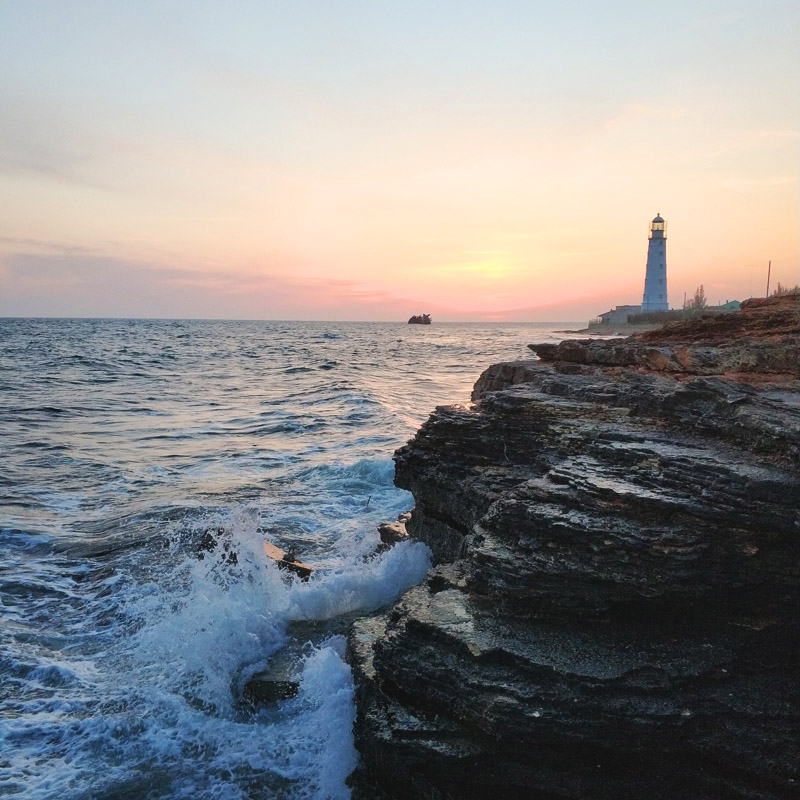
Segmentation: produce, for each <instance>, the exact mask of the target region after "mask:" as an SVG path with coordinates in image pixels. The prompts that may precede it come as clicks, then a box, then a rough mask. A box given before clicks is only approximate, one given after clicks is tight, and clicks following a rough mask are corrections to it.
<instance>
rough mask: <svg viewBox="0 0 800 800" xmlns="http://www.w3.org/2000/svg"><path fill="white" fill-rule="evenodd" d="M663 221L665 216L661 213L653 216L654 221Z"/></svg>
mask: <svg viewBox="0 0 800 800" xmlns="http://www.w3.org/2000/svg"><path fill="white" fill-rule="evenodd" d="M663 221H664V217H662V216H661V214H656V215H655V217H654V218H653V222H663Z"/></svg>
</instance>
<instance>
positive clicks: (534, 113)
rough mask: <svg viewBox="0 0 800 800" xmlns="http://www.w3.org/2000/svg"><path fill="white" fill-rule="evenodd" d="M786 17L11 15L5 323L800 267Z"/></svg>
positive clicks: (556, 288) (437, 304)
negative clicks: (655, 245)
mask: <svg viewBox="0 0 800 800" xmlns="http://www.w3.org/2000/svg"><path fill="white" fill-rule="evenodd" d="M798 41H800V4H798V3H797V0H762V1H761V2H758V3H756V2H753V0H746V1H743V0H731V1H730V2H716V1H712V0H693V1H692V2H687V1H685V0H672V2H668V3H652V2H624V1H623V0H607V2H605V3H597V2H596V0H592V2H584V0H564V1H563V2H557V1H556V0H524V1H520V2H515V1H513V0H493V1H492V2H488V0H487V1H486V2H468V0H458V1H457V2H453V1H452V0H436V2H420V1H418V0H404V2H398V1H397V0H394V1H393V2H384V1H383V0H338V1H334V0H328V1H327V2H322V1H316V2H314V1H312V0H291V2H289V0H285V1H284V2H270V1H269V0H263V1H262V2H255V1H253V2H235V1H234V2H230V1H227V2H222V1H221V0H220V1H219V2H203V1H202V0H200V1H198V0H191V1H188V0H187V1H186V2H183V1H180V0H163V1H162V2H155V1H150V0H137V2H115V1H113V0H98V2H89V1H88V0H74V1H73V2H61V1H60V0H53V1H52V2H43V1H42V0H2V2H0V315H5V316H8V315H11V316H40V315H41V316H53V315H55V316H136V317H221V318H248V319H260V318H264V319H326V320H336V319H343V320H344V319H405V318H407V317H408V315H409V314H411V313H417V312H422V311H428V312H431V313H433V314H434V316H435V318H436V319H441V320H446V319H476V320H478V319H509V320H564V321H566V320H581V319H588V318H589V317H592V316H594V315H595V314H597V313H599V312H600V311H604V310H606V309H607V308H609V307H610V306H611V305H616V304H620V303H638V302H640V301H641V294H642V285H643V280H644V265H645V258H646V251H647V226H648V223H649V221H650V219H652V217H653V216H655V214H656V213H657V212H660V213H661V214H662V215H663V216H664V217H665V218H666V220H667V225H668V230H667V235H668V245H667V254H668V261H667V263H668V280H669V290H670V292H669V294H670V302H671V305H673V306H681V305H682V302H683V295H684V292H689V293H690V294H691V293H692V292H693V291H694V289H695V287H696V286H697V285H699V284H701V283H702V284H704V286H705V290H706V294H707V296H708V297H709V299H710V300H711V301H712V302H718V301H723V302H724V301H725V300H728V299H733V298H737V299H743V298H745V297H749V296H751V295H755V294H763V293H764V290H765V288H766V272H767V262H768V260H770V259H771V260H772V265H773V266H772V280H773V285H775V283H776V282H777V281H781V282H783V283H785V284H786V283H788V284H792V285H794V284H795V283H798V280H800V276H799V275H798V264H799V263H800V259H799V258H798V227H799V225H798V223H799V218H798V163H799V156H798V154H799V152H800V78H799V75H800V58H799V57H798V51H799V50H800V48H798V46H797V43H798Z"/></svg>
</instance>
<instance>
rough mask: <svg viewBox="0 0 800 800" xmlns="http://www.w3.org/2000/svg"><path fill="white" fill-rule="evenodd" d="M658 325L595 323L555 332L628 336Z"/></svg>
mask: <svg viewBox="0 0 800 800" xmlns="http://www.w3.org/2000/svg"><path fill="white" fill-rule="evenodd" d="M660 327H661V325H658V324H656V323H648V324H646V325H629V324H628V323H625V322H623V323H621V324H619V325H595V326H593V327H590V328H581V329H580V330H577V331H573V330H568V331H555V333H595V334H600V335H606V336H629V335H630V334H632V333H644V332H645V331H654V330H656V328H660Z"/></svg>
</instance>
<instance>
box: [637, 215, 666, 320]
mask: <svg viewBox="0 0 800 800" xmlns="http://www.w3.org/2000/svg"><path fill="white" fill-rule="evenodd" d="M648 311H669V302H668V300H667V223H666V222H664V220H663V218H662V217H661V215H660V214H656V217H655V219H654V220H653V221H652V222H651V223H650V240H649V242H648V244H647V272H646V273H645V276H644V296H643V297H642V313H646V312H648Z"/></svg>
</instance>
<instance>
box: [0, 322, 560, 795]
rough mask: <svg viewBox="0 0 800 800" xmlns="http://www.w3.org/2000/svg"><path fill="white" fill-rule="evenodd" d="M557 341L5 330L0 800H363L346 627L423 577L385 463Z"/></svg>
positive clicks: (121, 325) (440, 334)
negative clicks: (253, 693)
mask: <svg viewBox="0 0 800 800" xmlns="http://www.w3.org/2000/svg"><path fill="white" fill-rule="evenodd" d="M564 327H575V325H572V326H570V325H569V324H567V323H561V324H558V325H556V324H554V325H541V324H522V323H520V324H500V323H498V324H490V323H486V324H483V323H480V324H479V323H474V324H460V323H450V324H448V323H436V322H434V324H433V325H430V326H422V325H407V324H403V323H387V322H381V323H369V322H265V321H253V322H248V321H202V320H192V321H189V320H139V319H136V320H133V319H107V320H101V319H11V318H6V319H0V796H2V797H5V796H9V797H22V798H37V799H38V798H42V799H46V798H58V800H68V799H69V798H81V799H82V798H98V799H100V798H107V799H108V800H112V798H113V799H116V798H192V799H193V800H199V799H200V798H287V800H288V799H289V798H292V799H293V800H294V799H299V798H336V799H337V800H338V799H339V798H348V797H349V796H350V792H349V789H348V787H347V784H346V778H347V776H348V774H349V773H350V772H351V771H352V770H353V768H354V767H355V766H356V764H357V760H358V754H357V752H356V750H355V748H354V746H353V736H352V726H353V721H354V718H355V706H354V701H353V683H352V677H351V673H350V669H349V667H348V665H347V663H346V659H345V636H346V633H347V630H348V626H349V625H350V623H351V622H352V620H353V619H355V618H357V617H359V616H362V615H367V614H370V613H372V612H374V611H376V610H377V609H380V608H382V607H384V606H387V604H390V603H392V602H393V601H394V600H395V599H396V598H397V597H398V596H399V595H400V594H401V593H402V592H403V591H405V590H406V589H407V588H409V587H410V586H412V585H414V584H415V583H417V582H419V581H420V580H421V579H422V577H423V576H424V574H425V572H426V570H427V569H428V567H429V557H430V554H429V552H428V550H427V548H426V547H425V545H424V544H422V543H421V542H407V543H401V544H398V545H397V546H395V547H393V548H392V549H390V550H388V551H385V552H381V553H379V552H376V547H377V544H378V541H379V538H378V533H377V530H376V526H377V525H378V523H380V522H382V521H386V520H394V519H395V518H396V517H397V516H398V514H400V513H402V512H404V511H406V510H407V509H409V508H410V507H411V506H412V505H413V498H412V496H411V495H410V494H409V493H407V492H405V491H403V490H401V489H398V488H396V487H395V486H394V483H393V476H394V465H393V462H392V454H393V452H394V451H395V450H396V449H397V448H398V447H400V446H402V445H403V444H404V443H405V442H406V441H408V439H410V438H411V437H412V436H413V435H414V433H415V431H416V430H417V428H418V427H419V425H420V424H421V423H422V422H424V420H425V419H426V418H427V416H428V415H429V413H430V412H431V411H432V410H433V409H434V408H435V407H436V406H437V405H441V404H450V403H468V402H469V395H470V390H471V388H472V385H473V383H474V381H475V380H476V379H477V377H478V375H479V374H480V372H481V371H482V370H483V369H484V368H485V367H486V366H488V365H489V364H492V363H494V362H497V361H504V360H512V359H519V358H529V357H531V352H530V350H528V349H527V345H528V343H530V342H536V341H539V342H541V341H556V340H560V339H563V338H568V337H567V336H565V335H564V334H563V333H558V332H557V330H558V329H563V328H564ZM208 532H212V533H213V535H214V537H215V541H217V546H216V547H215V548H214V549H212V550H204V549H203V548H202V545H203V543H204V542H205V543H206V544H207V543H208V539H207V538H206V535H207V533H208ZM265 540H266V541H270V542H272V543H274V544H276V545H278V546H280V547H283V548H284V549H285V548H288V547H293V548H295V549H296V551H297V553H298V554H299V555H300V556H301V557H302V560H303V561H306V562H308V563H310V564H312V565H313V566H314V567H315V571H314V573H313V575H312V577H311V579H310V580H309V581H307V582H303V581H301V580H300V579H299V578H297V577H293V576H292V575H291V574H290V573H286V572H284V571H282V570H280V569H278V567H277V565H276V564H275V563H274V562H272V561H270V560H269V559H267V558H266V557H265V554H264V549H263V543H264V541H265ZM276 664H282V665H283V666H282V669H283V671H284V674H285V675H286V676H288V678H290V679H291V680H292V681H294V683H296V684H297V689H296V694H295V696H293V697H287V698H286V699H283V700H281V701H278V702H271V703H266V704H254V703H252V702H249V701H248V699H247V693H246V691H245V687H246V686H247V685H248V682H249V681H250V679H251V678H252V677H253V676H254V675H256V674H258V673H261V672H263V671H269V670H270V669H275V665H276Z"/></svg>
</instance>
